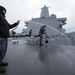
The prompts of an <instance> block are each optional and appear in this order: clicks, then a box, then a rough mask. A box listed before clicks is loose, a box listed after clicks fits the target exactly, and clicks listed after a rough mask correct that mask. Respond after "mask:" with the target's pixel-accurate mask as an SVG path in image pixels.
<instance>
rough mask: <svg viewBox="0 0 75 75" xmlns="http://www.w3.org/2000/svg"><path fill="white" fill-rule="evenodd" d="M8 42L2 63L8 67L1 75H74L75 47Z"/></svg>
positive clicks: (22, 41) (20, 40)
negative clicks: (4, 62)
mask: <svg viewBox="0 0 75 75" xmlns="http://www.w3.org/2000/svg"><path fill="white" fill-rule="evenodd" d="M18 40H19V43H15V44H12V42H11V41H9V44H8V50H7V53H6V56H5V58H4V60H3V61H7V62H8V63H9V65H8V66H7V67H5V68H6V70H7V72H6V73H5V74H2V75H75V46H64V45H60V46H58V45H47V44H45V45H44V46H42V47H40V46H39V45H30V44H26V41H25V38H19V39H18Z"/></svg>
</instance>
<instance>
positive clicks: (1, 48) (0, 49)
mask: <svg viewBox="0 0 75 75" xmlns="http://www.w3.org/2000/svg"><path fill="white" fill-rule="evenodd" d="M5 14H6V9H5V8H4V7H3V6H0V74H1V73H5V72H6V69H4V68H3V66H7V65H8V63H7V62H3V59H4V57H5V54H6V51H7V38H8V37H9V29H11V28H13V27H15V26H17V25H18V24H19V23H20V20H18V21H17V22H15V23H14V24H12V25H10V24H9V23H8V21H7V20H6V19H5Z"/></svg>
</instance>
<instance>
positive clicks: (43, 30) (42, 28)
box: [39, 25, 46, 46]
mask: <svg viewBox="0 0 75 75" xmlns="http://www.w3.org/2000/svg"><path fill="white" fill-rule="evenodd" d="M45 28H46V26H45V25H43V26H42V27H41V28H40V31H39V37H40V46H43V44H42V39H43V34H45V35H46V29H45Z"/></svg>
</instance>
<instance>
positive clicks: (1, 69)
mask: <svg viewBox="0 0 75 75" xmlns="http://www.w3.org/2000/svg"><path fill="white" fill-rule="evenodd" d="M5 72H6V69H4V68H3V67H1V66H0V74H2V73H5Z"/></svg>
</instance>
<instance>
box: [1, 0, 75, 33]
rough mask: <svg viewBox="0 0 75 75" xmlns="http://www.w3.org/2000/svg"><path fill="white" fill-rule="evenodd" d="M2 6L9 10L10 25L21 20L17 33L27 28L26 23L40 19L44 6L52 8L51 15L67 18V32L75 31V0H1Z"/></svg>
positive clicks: (7, 15)
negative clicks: (33, 19)
mask: <svg viewBox="0 0 75 75" xmlns="http://www.w3.org/2000/svg"><path fill="white" fill-rule="evenodd" d="M0 5H2V6H4V7H5V8H6V9H7V14H6V19H7V20H8V22H9V23H10V24H12V23H14V22H16V21H17V20H21V23H20V24H19V27H18V28H17V30H16V31H17V32H18V31H19V30H20V31H19V32H21V30H22V29H23V28H25V26H24V25H25V24H24V22H25V21H27V20H31V18H32V17H33V18H37V17H40V12H41V10H40V8H42V7H43V6H44V5H46V6H47V7H50V8H49V13H50V14H49V15H51V14H56V16H57V18H63V17H66V18H67V24H66V25H65V26H64V27H63V28H65V29H66V32H73V31H75V0H0Z"/></svg>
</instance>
